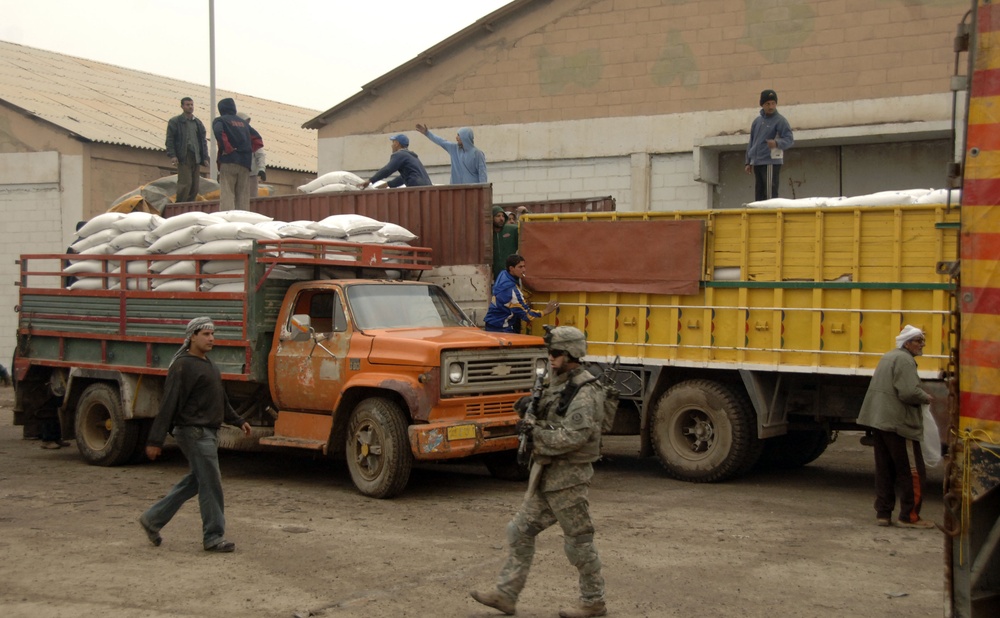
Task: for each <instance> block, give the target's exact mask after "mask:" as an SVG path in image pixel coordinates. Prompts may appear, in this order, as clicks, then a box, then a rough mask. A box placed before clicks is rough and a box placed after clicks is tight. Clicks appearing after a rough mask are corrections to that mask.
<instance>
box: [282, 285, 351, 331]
mask: <svg viewBox="0 0 1000 618" xmlns="http://www.w3.org/2000/svg"><path fill="white" fill-rule="evenodd" d="M295 308H296V312H297V313H308V314H309V319H310V322H311V323H312V327H313V329H314V330H315V331H316V332H317V333H336V332H343V331H345V330H347V316H346V314H345V313H344V306H343V304H342V303H341V302H340V294H338V293H337V291H336V290H306V291H304V292H302V293H301V294H299V298H298V300H296V301H295Z"/></svg>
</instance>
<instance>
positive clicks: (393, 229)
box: [376, 223, 417, 242]
mask: <svg viewBox="0 0 1000 618" xmlns="http://www.w3.org/2000/svg"><path fill="white" fill-rule="evenodd" d="M376 234H378V235H379V236H381V237H383V238H385V239H386V241H388V242H413V241H414V240H416V239H417V235H416V234H414V233H413V232H411V231H410V230H408V229H406V228H405V227H403V226H402V225H396V224H395V223H386V224H385V225H383V226H382V227H381V229H379V231H378V232H376Z"/></svg>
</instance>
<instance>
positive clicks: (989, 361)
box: [959, 339, 1000, 369]
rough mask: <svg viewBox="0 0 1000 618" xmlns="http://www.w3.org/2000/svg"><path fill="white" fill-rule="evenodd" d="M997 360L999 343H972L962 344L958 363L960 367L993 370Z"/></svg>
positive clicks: (999, 353)
mask: <svg viewBox="0 0 1000 618" xmlns="http://www.w3.org/2000/svg"><path fill="white" fill-rule="evenodd" d="M997 359H1000V341H972V340H968V339H967V340H965V341H963V342H962V351H961V354H960V355H959V361H960V363H961V366H962V367H989V368H990V369H993V368H995V367H996V366H997Z"/></svg>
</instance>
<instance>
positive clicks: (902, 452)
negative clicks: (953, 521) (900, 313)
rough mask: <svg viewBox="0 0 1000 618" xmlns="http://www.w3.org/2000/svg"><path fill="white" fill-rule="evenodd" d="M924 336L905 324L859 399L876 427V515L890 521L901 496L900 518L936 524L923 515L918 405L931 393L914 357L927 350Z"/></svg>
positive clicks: (909, 523)
mask: <svg viewBox="0 0 1000 618" xmlns="http://www.w3.org/2000/svg"><path fill="white" fill-rule="evenodd" d="M925 344H926V338H925V336H924V332H923V331H922V330H920V329H919V328H916V327H914V326H910V325H909V324H907V325H906V326H904V327H903V330H902V331H900V333H899V336H897V337H896V347H895V348H893V349H892V350H889V351H888V352H886V353H885V355H884V356H882V359H881V360H880V361H879V362H878V366H876V367H875V373H874V375H872V381H871V384H869V386H868V392H867V393H866V394H865V401H864V403H863V404H862V405H861V413H860V414H859V415H858V423H859V424H861V425H865V426H866V427H871V428H872V433H873V438H874V441H875V444H874V446H875V521H876V523H877V524H878V525H879V526H888V525H890V524H891V523H892V511H893V509H894V508H895V506H896V498H897V496H898V497H899V518H898V519H897V520H896V524H897V525H899V526H902V527H905V528H933V527H934V523H933V522H931V521H929V520H926V519H921V517H920V507H921V504H922V502H923V487H924V480H925V478H926V470H925V468H924V458H923V454H922V452H921V449H920V441H921V440H922V439H923V430H924V429H923V428H924V425H923V417H922V416H921V411H920V406H921V405H923V404H927V403H930V402H931V401H932V399H933V398H932V397H931V396H930V394H928V393H927V391H925V390H924V389H923V388H921V383H920V376H919V374H918V373H917V360H916V357H918V356H920V355H921V354H923V351H924V345H925Z"/></svg>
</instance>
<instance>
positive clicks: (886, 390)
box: [858, 348, 931, 442]
mask: <svg viewBox="0 0 1000 618" xmlns="http://www.w3.org/2000/svg"><path fill="white" fill-rule="evenodd" d="M930 401H931V398H930V395H928V394H927V393H926V392H925V391H924V390H923V389H922V388H920V376H919V375H917V360H916V359H915V358H914V357H913V355H912V354H910V353H909V352H907V351H906V350H904V349H902V348H896V349H894V350H890V351H888V352H886V353H885V355H884V356H883V357H882V360H880V361H879V362H878V366H876V367H875V374H874V375H873V376H872V381H871V384H869V385H868V392H867V393H866V394H865V401H864V403H863V404H861V413H860V414H858V424H860V425H864V426H866V427H874V428H875V429H881V430H882V431H891V432H893V433H897V434H899V435H900V436H901V437H903V438H906V439H907V440H916V441H917V442H920V441H922V440H923V431H924V421H923V417H922V416H921V414H920V405H921V404H925V403H930Z"/></svg>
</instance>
